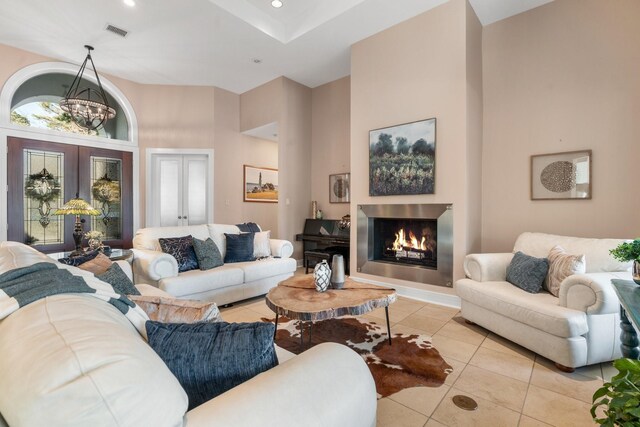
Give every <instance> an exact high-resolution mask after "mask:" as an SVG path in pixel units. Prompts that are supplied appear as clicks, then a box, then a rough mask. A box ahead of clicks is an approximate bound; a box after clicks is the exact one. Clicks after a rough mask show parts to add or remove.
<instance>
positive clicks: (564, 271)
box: [545, 246, 586, 297]
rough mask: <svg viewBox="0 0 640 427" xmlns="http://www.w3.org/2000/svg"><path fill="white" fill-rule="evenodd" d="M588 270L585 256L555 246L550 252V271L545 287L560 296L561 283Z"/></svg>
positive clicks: (552, 293) (554, 294)
mask: <svg viewBox="0 0 640 427" xmlns="http://www.w3.org/2000/svg"><path fill="white" fill-rule="evenodd" d="M585 271H586V264H585V256H584V254H583V255H570V254H568V253H567V252H565V250H564V249H563V248H562V247H561V246H554V247H553V248H551V251H550V252H549V272H548V273H547V280H546V281H545V289H546V290H548V291H549V293H550V294H551V295H553V296H556V297H557V296H559V294H560V284H561V283H562V281H563V280H564V279H566V278H567V277H569V276H571V275H572V274H583V273H585Z"/></svg>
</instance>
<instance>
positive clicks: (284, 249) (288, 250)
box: [269, 239, 293, 258]
mask: <svg viewBox="0 0 640 427" xmlns="http://www.w3.org/2000/svg"><path fill="white" fill-rule="evenodd" d="M269 244H270V245H271V255H273V256H278V257H280V258H290V257H291V255H293V245H292V244H291V242H290V241H288V240H280V239H269Z"/></svg>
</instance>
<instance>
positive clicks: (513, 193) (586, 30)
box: [482, 0, 640, 251]
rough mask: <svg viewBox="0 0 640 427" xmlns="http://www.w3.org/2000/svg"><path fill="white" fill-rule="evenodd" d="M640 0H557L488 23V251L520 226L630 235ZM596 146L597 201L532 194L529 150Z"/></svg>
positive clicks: (637, 203)
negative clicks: (539, 197)
mask: <svg viewBox="0 0 640 427" xmlns="http://www.w3.org/2000/svg"><path fill="white" fill-rule="evenodd" d="M638 16H640V2H638V1H636V0H617V1H613V2H603V1H600V0H556V1H554V2H552V3H549V4H547V5H544V6H542V7H539V8H537V9H533V10H531V11H529V12H527V13H523V14H520V15H517V16H514V17H512V18H510V19H507V20H504V21H500V22H498V23H495V24H492V25H489V26H487V27H485V29H484V33H483V38H484V40H483V63H484V153H483V227H482V249H483V251H510V250H511V249H512V247H513V243H514V241H515V239H516V237H517V236H518V234H519V233H521V232H523V231H540V232H549V233H558V234H565V235H573V236H589V237H618V238H633V237H636V236H637V235H638V234H640V227H639V225H638V221H637V212H639V211H640V198H638V197H637V196H636V193H637V179H635V172H636V170H637V163H638V158H640V144H639V143H638V136H639V135H640V120H638V117H639V116H640V77H639V76H640V56H639V55H638V46H639V45H640V26H639V25H638V22H637V17H638ZM582 149H591V150H593V164H592V166H593V186H592V190H593V199H592V200H566V201H531V200H530V197H529V186H530V170H529V167H530V166H529V162H530V156H531V155H533V154H543V153H553V152H561V151H572V150H582Z"/></svg>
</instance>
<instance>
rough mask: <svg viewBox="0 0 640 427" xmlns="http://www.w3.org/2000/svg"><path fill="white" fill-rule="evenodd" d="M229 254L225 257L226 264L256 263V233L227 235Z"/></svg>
mask: <svg viewBox="0 0 640 427" xmlns="http://www.w3.org/2000/svg"><path fill="white" fill-rule="evenodd" d="M224 235H225V237H226V238H227V253H226V254H225V256H224V262H225V264H226V263H229V262H243V261H255V257H254V256H253V238H254V236H255V234H254V233H241V234H227V233H224Z"/></svg>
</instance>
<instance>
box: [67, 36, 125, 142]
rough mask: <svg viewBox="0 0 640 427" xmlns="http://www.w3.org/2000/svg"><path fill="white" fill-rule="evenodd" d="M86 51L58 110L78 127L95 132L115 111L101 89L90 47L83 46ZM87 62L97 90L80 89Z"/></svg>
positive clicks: (112, 116) (113, 115)
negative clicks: (94, 78) (89, 64)
mask: <svg viewBox="0 0 640 427" xmlns="http://www.w3.org/2000/svg"><path fill="white" fill-rule="evenodd" d="M84 47H85V48H86V49H87V51H88V52H87V57H86V58H85V59H84V62H83V63H82V65H81V66H80V69H79V70H78V74H77V75H76V77H75V78H74V79H73V83H71V86H70V87H69V90H68V91H67V94H66V95H65V96H64V99H63V100H62V101H61V102H60V108H62V111H65V112H67V113H69V115H71V117H72V118H73V121H74V122H76V123H77V124H78V126H80V127H83V128H85V129H88V130H96V129H97V128H99V127H100V126H102V125H104V124H105V123H106V122H107V120H110V119H113V118H114V117H115V116H116V110H115V109H114V108H113V107H110V106H109V102H108V101H107V94H106V93H105V91H104V89H103V88H102V84H101V83H100V77H99V76H98V71H97V70H96V66H95V65H94V63H93V59H92V58H91V51H92V50H93V47H92V46H89V45H85V46H84ZM87 62H91V68H93V72H94V74H95V77H96V81H97V82H98V90H96V89H93V88H91V87H88V86H87V87H80V84H81V83H82V75H83V74H84V70H85V68H86V66H87Z"/></svg>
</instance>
